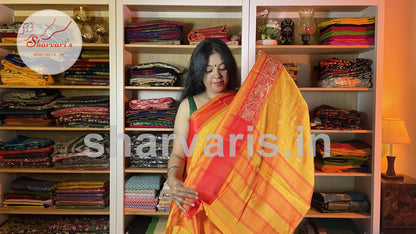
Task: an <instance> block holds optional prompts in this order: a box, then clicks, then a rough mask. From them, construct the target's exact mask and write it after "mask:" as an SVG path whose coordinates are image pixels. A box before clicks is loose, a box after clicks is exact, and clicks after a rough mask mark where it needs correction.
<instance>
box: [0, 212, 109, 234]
mask: <svg viewBox="0 0 416 234" xmlns="http://www.w3.org/2000/svg"><path fill="white" fill-rule="evenodd" d="M0 233H56V234H57V233H61V234H63V233H88V234H108V233H110V224H109V218H108V215H12V216H10V218H9V219H8V220H7V221H6V222H5V223H4V224H3V226H1V227H0Z"/></svg>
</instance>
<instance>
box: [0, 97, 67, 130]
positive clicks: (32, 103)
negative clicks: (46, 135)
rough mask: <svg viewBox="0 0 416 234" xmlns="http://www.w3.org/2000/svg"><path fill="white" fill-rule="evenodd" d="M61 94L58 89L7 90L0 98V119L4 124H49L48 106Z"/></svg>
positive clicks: (50, 121)
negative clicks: (0, 115)
mask: <svg viewBox="0 0 416 234" xmlns="http://www.w3.org/2000/svg"><path fill="white" fill-rule="evenodd" d="M61 96H62V95H61V93H60V92H59V90H44V89H11V90H8V91H6V92H4V93H3V95H2V96H1V98H0V106H1V107H2V108H1V110H0V112H1V114H2V117H0V119H2V121H3V123H4V125H6V126H48V125H51V123H52V119H51V117H50V116H49V112H50V108H51V106H52V105H53V103H54V101H55V100H56V99H58V98H60V97H61ZM30 110H33V112H30ZM26 111H27V112H26Z"/></svg>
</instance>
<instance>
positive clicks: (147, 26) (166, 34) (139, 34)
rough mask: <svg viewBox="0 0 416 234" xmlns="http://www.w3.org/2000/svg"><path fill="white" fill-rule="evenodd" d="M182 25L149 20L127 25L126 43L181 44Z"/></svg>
mask: <svg viewBox="0 0 416 234" xmlns="http://www.w3.org/2000/svg"><path fill="white" fill-rule="evenodd" d="M182 29H183V23H180V22H174V21H167V20H151V21H146V22H140V23H128V24H127V25H126V27H125V30H126V43H152V44H177V45H179V44H181V41H182V37H183V35H182Z"/></svg>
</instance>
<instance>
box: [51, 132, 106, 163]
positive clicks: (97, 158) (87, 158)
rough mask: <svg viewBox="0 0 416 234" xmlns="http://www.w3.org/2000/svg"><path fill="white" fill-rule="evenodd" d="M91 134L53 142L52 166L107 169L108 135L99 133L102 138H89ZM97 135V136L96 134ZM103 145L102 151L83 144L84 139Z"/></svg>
mask: <svg viewBox="0 0 416 234" xmlns="http://www.w3.org/2000/svg"><path fill="white" fill-rule="evenodd" d="M90 136H91V135H82V136H80V137H75V138H69V139H67V140H63V141H57V142H56V143H55V150H54V153H53V155H52V162H53V163H54V167H56V168H58V169H62V170H108V169H109V167H110V147H109V145H110V137H109V135H108V134H101V135H100V136H101V137H102V138H103V140H98V139H96V138H93V137H92V138H89V137H90ZM97 137H98V136H97ZM85 139H86V140H88V141H89V142H91V144H98V145H100V146H102V147H103V150H104V152H102V154H101V152H99V151H98V149H96V148H90V147H89V146H87V145H85V143H84V140H85Z"/></svg>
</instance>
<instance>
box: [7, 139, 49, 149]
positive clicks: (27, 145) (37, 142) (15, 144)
mask: <svg viewBox="0 0 416 234" xmlns="http://www.w3.org/2000/svg"><path fill="white" fill-rule="evenodd" d="M53 144H54V142H53V141H52V140H51V139H49V138H38V137H27V136H23V135H18V136H17V137H16V138H14V139H13V140H10V141H0V150H27V149H35V148H43V147H47V146H50V145H53Z"/></svg>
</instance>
